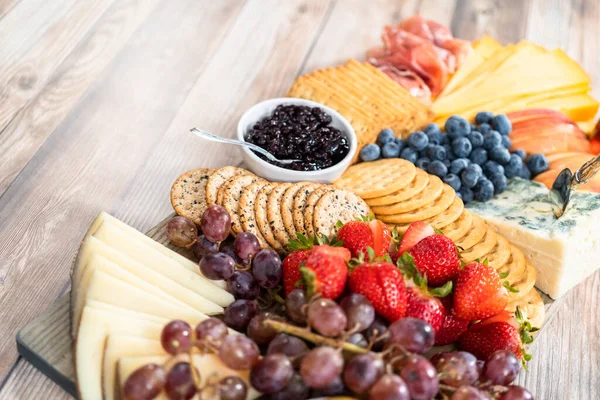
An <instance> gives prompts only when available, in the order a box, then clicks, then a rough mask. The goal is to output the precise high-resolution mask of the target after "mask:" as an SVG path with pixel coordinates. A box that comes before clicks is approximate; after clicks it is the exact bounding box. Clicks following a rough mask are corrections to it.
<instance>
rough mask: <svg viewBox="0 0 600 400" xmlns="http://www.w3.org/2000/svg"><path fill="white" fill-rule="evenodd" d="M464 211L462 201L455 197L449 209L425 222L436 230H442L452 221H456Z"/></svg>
mask: <svg viewBox="0 0 600 400" xmlns="http://www.w3.org/2000/svg"><path fill="white" fill-rule="evenodd" d="M464 209H465V205H464V203H463V201H462V200H461V199H460V198H459V197H458V196H456V195H455V197H454V200H453V201H452V204H450V207H448V208H447V209H445V210H444V211H442V212H441V213H439V214H438V215H436V216H434V217H431V218H428V219H426V220H425V222H427V223H428V224H430V225H431V226H433V227H434V228H437V229H442V228H444V227H446V226H448V225H450V224H451V223H453V222H454V221H456V220H457V219H458V218H459V217H460V216H461V214H462V212H463V211H464Z"/></svg>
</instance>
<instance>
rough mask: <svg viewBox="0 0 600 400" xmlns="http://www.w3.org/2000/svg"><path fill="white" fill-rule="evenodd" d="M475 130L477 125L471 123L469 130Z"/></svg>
mask: <svg viewBox="0 0 600 400" xmlns="http://www.w3.org/2000/svg"><path fill="white" fill-rule="evenodd" d="M476 130H477V125H475V124H471V132H473V131H476Z"/></svg>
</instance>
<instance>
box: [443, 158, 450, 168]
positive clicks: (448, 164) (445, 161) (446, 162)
mask: <svg viewBox="0 0 600 400" xmlns="http://www.w3.org/2000/svg"><path fill="white" fill-rule="evenodd" d="M442 162H443V163H444V165H445V166H446V168H448V169H450V165H451V164H452V161H450V160H448V159H447V158H446V159H445V160H442Z"/></svg>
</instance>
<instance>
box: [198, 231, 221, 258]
mask: <svg viewBox="0 0 600 400" xmlns="http://www.w3.org/2000/svg"><path fill="white" fill-rule="evenodd" d="M191 249H192V251H193V252H194V255H195V256H196V258H197V259H198V261H200V260H202V257H204V256H205V255H207V254H210V253H216V252H217V251H219V245H218V244H217V243H213V242H211V241H209V240H208V239H206V238H205V237H204V235H200V236H199V237H198V241H197V242H196V243H194V244H193V245H192V247H191Z"/></svg>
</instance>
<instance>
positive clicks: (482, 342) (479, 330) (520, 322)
mask: <svg viewBox="0 0 600 400" xmlns="http://www.w3.org/2000/svg"><path fill="white" fill-rule="evenodd" d="M537 330H538V329H537V328H534V327H532V326H531V324H530V323H529V321H526V320H524V318H523V314H522V313H521V311H520V310H519V309H518V308H517V311H516V312H515V315H514V316H513V315H512V313H509V312H507V311H503V312H501V313H500V314H498V315H496V316H493V317H492V318H489V319H486V320H483V321H481V322H480V323H478V324H475V325H472V326H471V327H470V328H469V329H468V330H467V331H466V332H465V333H464V334H463V335H462V336H461V338H460V340H459V343H458V345H459V347H460V348H461V349H462V350H465V351H468V352H470V353H472V354H473V355H474V356H475V357H477V358H479V359H481V360H487V358H488V357H489V356H490V355H491V354H492V353H494V352H495V351H498V350H510V351H512V352H513V353H514V354H515V355H516V356H517V357H519V358H522V359H523V360H524V361H529V360H530V359H531V355H529V354H527V353H526V351H525V348H524V345H528V344H530V343H531V342H533V337H532V335H531V334H532V333H533V332H535V331H537Z"/></svg>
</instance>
